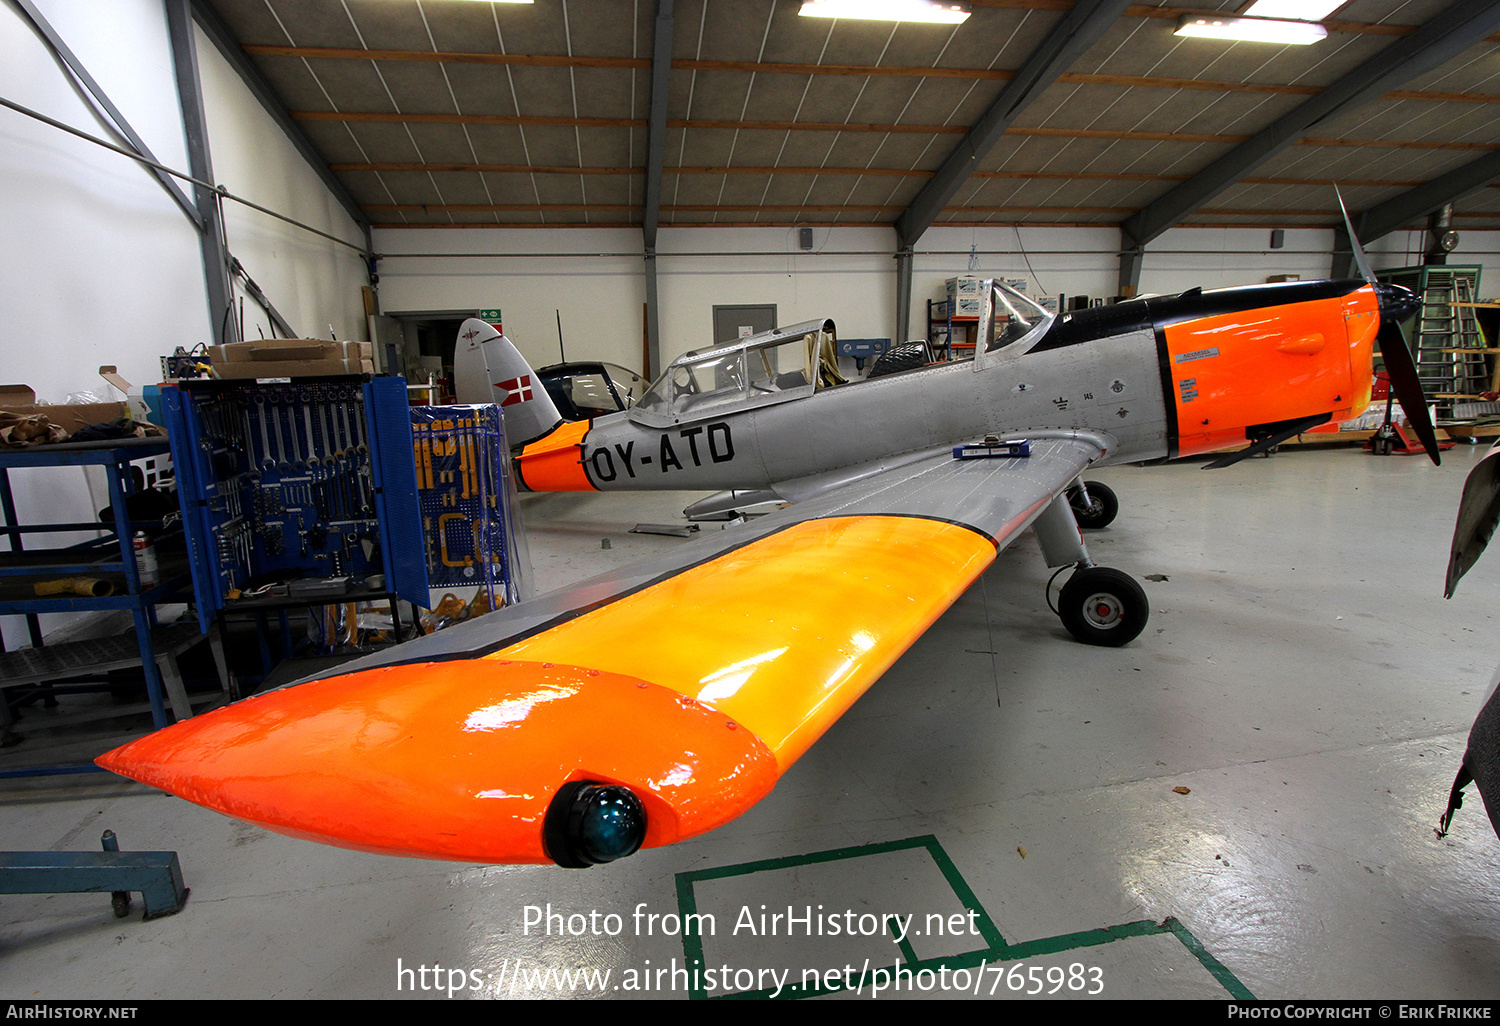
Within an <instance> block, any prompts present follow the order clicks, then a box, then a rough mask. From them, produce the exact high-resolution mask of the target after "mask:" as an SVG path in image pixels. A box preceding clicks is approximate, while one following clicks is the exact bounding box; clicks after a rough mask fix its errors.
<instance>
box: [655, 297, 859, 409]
mask: <svg viewBox="0 0 1500 1026" xmlns="http://www.w3.org/2000/svg"><path fill="white" fill-rule="evenodd" d="M835 339H836V332H835V329H834V326H833V322H832V321H830V320H815V321H803V322H802V323H801V324H793V325H791V326H790V327H786V328H776V329H774V330H772V331H764V332H761V333H760V334H759V335H750V336H748V337H746V338H742V339H737V340H736V341H734V342H733V343H731V344H729V345H724V346H718V347H716V348H714V349H707V350H702V351H699V352H691V353H684V354H683V355H681V356H679V357H678V358H677V359H675V360H673V361H672V363H671V364H670V365H668V367H667V369H666V370H665V371H664V372H663V373H662V375H661V377H659V378H657V379H656V380H655V381H654V382H652V384H651V387H650V388H649V389H647V391H646V394H645V395H644V396H642V397H641V401H640V402H638V403H636V404H635V406H634V407H632V408H631V410H630V419H631V420H634V421H637V422H638V423H640V424H644V425H646V426H647V427H667V426H669V425H672V424H685V423H690V422H692V421H696V420H702V419H705V418H707V417H717V416H722V415H723V414H725V413H728V412H730V411H732V410H746V409H754V408H756V407H760V406H769V405H772V404H774V403H780V402H786V401H788V400H790V399H798V398H801V397H802V396H806V395H812V393H813V391H814V390H815V389H817V388H819V387H826V386H828V385H837V384H842V383H843V381H844V378H843V377H842V376H841V375H840V374H839V372H838V361H837V353H836V347H835V344H834V343H835Z"/></svg>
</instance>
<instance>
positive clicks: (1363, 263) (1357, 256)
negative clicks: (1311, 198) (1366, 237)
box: [1333, 185, 1375, 285]
mask: <svg viewBox="0 0 1500 1026" xmlns="http://www.w3.org/2000/svg"><path fill="white" fill-rule="evenodd" d="M1333 194H1334V195H1335V196H1337V197H1338V198H1339V209H1340V210H1341V211H1343V213H1344V231H1345V233H1347V234H1348V236H1349V247H1350V249H1352V250H1353V251H1354V266H1355V267H1358V268H1359V273H1360V276H1361V277H1362V278H1364V280H1365V281H1367V282H1369V283H1370V284H1371V285H1374V284H1375V272H1374V271H1372V270H1370V261H1369V260H1367V259H1366V258H1365V248H1364V247H1363V246H1361V245H1360V244H1359V236H1358V235H1355V234H1354V223H1353V222H1352V221H1350V220H1349V208H1348V207H1346V206H1344V194H1343V193H1341V192H1339V187H1338V186H1337V185H1335V186H1334V187H1333Z"/></svg>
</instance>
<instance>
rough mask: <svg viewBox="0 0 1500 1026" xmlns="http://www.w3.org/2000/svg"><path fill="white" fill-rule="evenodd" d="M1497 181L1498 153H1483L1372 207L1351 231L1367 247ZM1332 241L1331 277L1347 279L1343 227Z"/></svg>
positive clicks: (1350, 266)
mask: <svg viewBox="0 0 1500 1026" xmlns="http://www.w3.org/2000/svg"><path fill="white" fill-rule="evenodd" d="M1497 179H1500V153H1487V154H1485V155H1484V156H1482V157H1480V158H1479V159H1478V160H1471V161H1469V163H1467V164H1464V165H1462V166H1461V167H1457V168H1454V169H1453V170H1452V171H1449V172H1448V173H1447V174H1445V175H1439V176H1438V177H1436V178H1434V179H1433V180H1432V181H1430V182H1426V183H1424V184H1422V185H1419V186H1417V187H1416V188H1414V189H1408V190H1407V191H1405V192H1403V193H1401V194H1400V195H1398V196H1393V197H1391V198H1390V199H1388V200H1386V201H1385V202H1384V203H1379V204H1376V205H1375V206H1373V207H1371V208H1370V209H1369V210H1366V211H1365V212H1364V213H1362V214H1360V215H1359V217H1358V218H1356V219H1355V220H1354V231H1355V233H1356V234H1357V235H1358V236H1359V238H1360V242H1361V243H1364V244H1369V243H1371V242H1373V241H1375V240H1376V239H1378V238H1380V237H1381V236H1383V235H1389V234H1390V233H1391V232H1393V231H1395V230H1396V229H1398V228H1401V227H1404V226H1405V225H1408V224H1410V223H1411V222H1412V221H1415V220H1416V219H1417V218H1419V217H1424V216H1426V215H1427V214H1430V213H1432V211H1434V210H1436V209H1437V208H1438V207H1441V206H1443V205H1444V204H1445V203H1452V202H1453V201H1454V200H1458V199H1461V198H1463V197H1464V196H1467V195H1469V194H1470V193H1473V192H1477V191H1479V190H1480V189H1483V188H1485V187H1486V186H1488V185H1490V184H1491V183H1493V182H1495V181H1496V180H1497ZM1470 216H1473V215H1470ZM1486 216H1487V215H1486ZM1333 238H1334V244H1333V269H1332V272H1331V275H1332V277H1334V278H1347V277H1349V276H1350V275H1351V274H1353V273H1354V254H1353V252H1352V250H1351V247H1350V245H1349V233H1348V232H1347V231H1345V229H1344V226H1343V225H1339V226H1338V227H1337V228H1336V229H1335V231H1334V237H1333Z"/></svg>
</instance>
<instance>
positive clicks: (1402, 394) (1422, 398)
mask: <svg viewBox="0 0 1500 1026" xmlns="http://www.w3.org/2000/svg"><path fill="white" fill-rule="evenodd" d="M1375 341H1376V343H1377V344H1378V345H1379V346H1380V358H1381V360H1382V361H1384V363H1385V372H1386V374H1388V375H1390V379H1391V388H1393V389H1395V391H1396V401H1397V402H1399V403H1400V404H1401V409H1402V410H1403V411H1404V412H1405V413H1406V422H1407V423H1408V424H1410V425H1411V429H1412V430H1413V431H1415V432H1416V433H1417V438H1419V439H1421V441H1422V448H1424V449H1426V450H1427V455H1428V456H1430V457H1432V462H1433V463H1434V464H1437V465H1439V466H1441V465H1442V462H1443V460H1442V457H1440V456H1439V455H1438V442H1437V434H1436V432H1434V431H1433V429H1432V418H1431V417H1430V416H1428V413H1427V396H1426V395H1425V394H1423V392H1422V380H1421V378H1419V377H1418V376H1417V361H1416V360H1414V359H1413V358H1412V355H1411V348H1410V347H1409V346H1408V345H1407V344H1406V336H1405V335H1404V334H1402V332H1401V325H1400V324H1398V323H1396V320H1395V318H1394V317H1393V316H1391V314H1390V313H1388V312H1387V311H1386V310H1384V309H1382V310H1381V312H1380V331H1379V333H1378V334H1376V336H1375Z"/></svg>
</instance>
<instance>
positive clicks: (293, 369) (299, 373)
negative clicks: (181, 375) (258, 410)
mask: <svg viewBox="0 0 1500 1026" xmlns="http://www.w3.org/2000/svg"><path fill="white" fill-rule="evenodd" d="M214 371H215V372H217V373H218V375H219V377H221V378H257V379H259V378H314V377H327V376H328V375H332V374H374V373H375V361H374V360H285V361H282V360H274V361H273V360H235V361H231V362H229V363H220V364H214Z"/></svg>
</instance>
